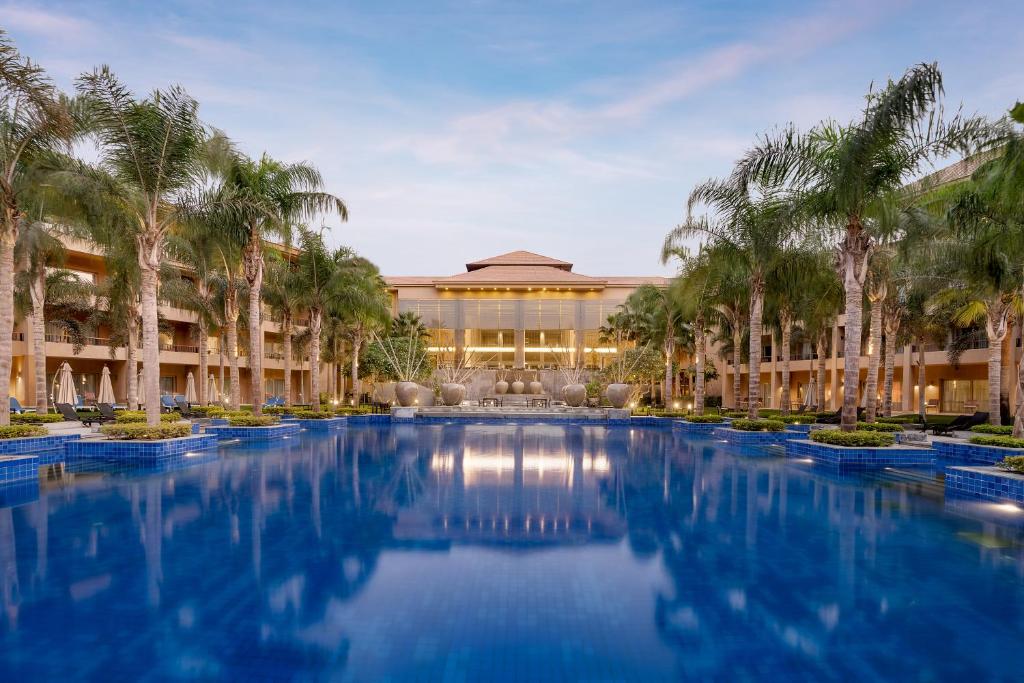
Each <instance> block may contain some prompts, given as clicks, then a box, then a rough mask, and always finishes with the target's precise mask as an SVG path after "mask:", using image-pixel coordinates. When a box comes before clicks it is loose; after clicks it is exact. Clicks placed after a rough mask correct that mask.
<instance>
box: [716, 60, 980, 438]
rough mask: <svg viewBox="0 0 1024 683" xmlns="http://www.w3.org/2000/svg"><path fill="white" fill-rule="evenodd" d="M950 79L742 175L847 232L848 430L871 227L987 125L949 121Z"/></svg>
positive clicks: (890, 90)
mask: <svg viewBox="0 0 1024 683" xmlns="http://www.w3.org/2000/svg"><path fill="white" fill-rule="evenodd" d="M941 96H942V75H941V74H940V73H939V69H938V66H937V65H935V64H919V65H917V66H915V67H913V68H911V69H909V70H908V71H907V72H906V73H905V74H904V75H903V77H902V78H900V79H899V80H898V81H890V82H889V83H888V84H887V86H886V87H885V88H884V89H882V90H881V91H878V92H875V91H870V92H869V93H868V98H867V105H866V106H865V109H864V112H863V115H862V116H861V118H860V119H859V120H856V121H853V122H851V123H849V124H847V125H840V124H838V123H836V122H834V121H829V122H824V123H822V124H819V125H818V126H817V127H816V128H814V129H812V130H811V131H810V132H808V133H804V134H802V133H800V132H798V131H797V130H796V129H795V128H793V127H789V128H787V129H785V130H783V131H781V133H779V134H778V135H775V136H766V137H765V138H764V139H762V140H761V141H760V143H759V144H758V145H756V146H755V147H754V148H753V149H752V150H750V151H749V152H747V154H746V155H745V156H744V158H743V159H742V160H741V161H740V163H739V164H738V165H737V166H736V169H735V171H734V180H735V182H736V183H737V184H739V185H740V186H742V187H746V186H748V185H749V184H751V183H766V182H767V183H770V184H777V183H787V182H788V183H790V184H791V186H792V187H793V189H794V191H795V192H796V194H797V197H798V199H799V201H800V203H801V205H802V207H803V209H804V210H805V211H806V212H807V213H808V214H809V215H811V216H813V217H814V218H816V219H818V221H819V225H820V226H821V227H822V228H823V229H825V230H827V231H830V232H831V231H834V230H835V229H836V228H839V229H841V232H842V238H841V240H840V241H839V270H840V273H841V277H842V280H843V289H844V293H845V300H846V329H847V334H846V340H845V350H844V371H843V372H844V377H845V380H844V388H843V415H842V428H843V429H844V430H852V429H855V428H856V422H857V384H858V378H859V377H860V334H859V331H860V329H861V320H862V312H863V296H864V284H865V279H866V277H867V273H868V260H869V257H870V254H871V251H872V250H873V248H874V235H873V234H872V229H871V227H872V226H871V223H870V220H869V219H870V218H871V217H872V216H873V215H874V214H875V213H876V211H877V209H878V205H879V203H880V202H881V201H884V200H885V198H886V197H888V196H890V195H891V194H892V193H895V192H897V191H899V190H900V188H902V187H903V186H904V185H905V184H906V182H907V180H908V179H910V178H911V177H913V176H914V175H915V174H917V173H918V172H919V171H920V170H921V169H922V168H923V167H924V166H925V165H926V164H928V163H929V162H930V161H931V160H932V159H934V158H935V157H936V156H937V155H938V156H941V155H945V154H947V153H949V152H953V151H960V150H963V149H964V148H965V147H966V146H967V145H968V144H969V143H971V142H972V141H973V140H976V139H978V138H979V135H980V134H981V132H982V131H983V130H984V129H985V128H986V124H985V123H984V121H983V120H981V119H976V118H971V119H968V118H964V117H962V116H961V115H960V114H957V115H956V116H955V117H954V118H953V119H952V120H951V121H949V122H944V121H943V120H942V112H941V108H940V107H939V106H938V102H939V100H940V98H941Z"/></svg>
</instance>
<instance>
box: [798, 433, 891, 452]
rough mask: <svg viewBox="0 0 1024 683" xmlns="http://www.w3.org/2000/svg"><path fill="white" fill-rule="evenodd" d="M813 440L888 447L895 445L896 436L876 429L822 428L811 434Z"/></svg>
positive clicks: (870, 446) (827, 442) (832, 444)
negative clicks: (848, 430)
mask: <svg viewBox="0 0 1024 683" xmlns="http://www.w3.org/2000/svg"><path fill="white" fill-rule="evenodd" d="M811 441H814V442H815V443H823V444H828V445H829V446H841V447H843V448H886V447H888V446H892V445H893V443H894V442H895V438H894V437H893V436H892V435H891V434H885V433H882V432H875V431H860V430H858V431H854V432H844V431H841V430H838V429H820V430H818V431H816V432H814V433H813V434H811Z"/></svg>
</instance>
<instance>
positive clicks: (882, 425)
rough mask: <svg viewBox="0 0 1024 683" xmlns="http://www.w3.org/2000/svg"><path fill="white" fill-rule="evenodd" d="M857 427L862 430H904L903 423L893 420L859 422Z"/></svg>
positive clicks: (890, 431) (889, 431)
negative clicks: (899, 423) (894, 422)
mask: <svg viewBox="0 0 1024 683" xmlns="http://www.w3.org/2000/svg"><path fill="white" fill-rule="evenodd" d="M857 429H858V430H859V431H862V432H888V433H890V434H891V433H892V432H902V431H903V425H898V424H892V423H891V422H858V423H857Z"/></svg>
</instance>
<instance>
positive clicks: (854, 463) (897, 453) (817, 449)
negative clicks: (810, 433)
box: [786, 439, 935, 468]
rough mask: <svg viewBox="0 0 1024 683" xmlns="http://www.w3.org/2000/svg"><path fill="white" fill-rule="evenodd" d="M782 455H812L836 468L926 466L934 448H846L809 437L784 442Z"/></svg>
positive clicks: (930, 460)
mask: <svg viewBox="0 0 1024 683" xmlns="http://www.w3.org/2000/svg"><path fill="white" fill-rule="evenodd" d="M786 455H788V456H792V457H801V458H813V459H814V460H817V461H819V462H824V463H828V464H830V465H839V466H840V467H865V468H868V467H900V466H910V465H930V464H932V463H934V462H935V451H933V450H932V449H930V448H915V447H912V446H902V445H896V446H886V447H884V448H848V447H845V446H832V445H830V444H823V443H818V442H816V441H811V440H809V439H794V440H792V441H790V442H788V443H787V444H786Z"/></svg>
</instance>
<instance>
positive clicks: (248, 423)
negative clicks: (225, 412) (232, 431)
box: [228, 415, 280, 427]
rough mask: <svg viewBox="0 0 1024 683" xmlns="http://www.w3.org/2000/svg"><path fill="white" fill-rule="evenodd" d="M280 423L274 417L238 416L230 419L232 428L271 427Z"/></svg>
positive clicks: (229, 422)
mask: <svg viewBox="0 0 1024 683" xmlns="http://www.w3.org/2000/svg"><path fill="white" fill-rule="evenodd" d="M279 422H280V420H278V419H277V417H275V416H273V415H260V416H259V417H257V416H256V415H236V416H235V417H229V418H228V424H229V425H231V426H232V427H269V426H271V425H276V424H278V423H279Z"/></svg>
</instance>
